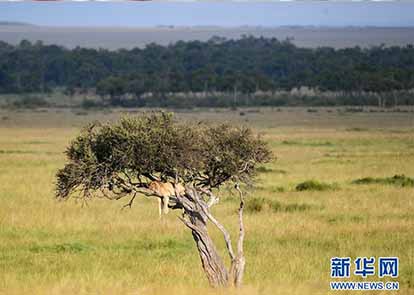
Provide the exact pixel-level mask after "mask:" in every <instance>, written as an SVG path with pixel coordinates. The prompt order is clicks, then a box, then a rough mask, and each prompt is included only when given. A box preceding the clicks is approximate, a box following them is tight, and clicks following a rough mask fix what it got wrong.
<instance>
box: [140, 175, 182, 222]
mask: <svg viewBox="0 0 414 295" xmlns="http://www.w3.org/2000/svg"><path fill="white" fill-rule="evenodd" d="M148 189H149V190H151V191H153V192H154V193H155V194H156V195H157V196H158V204H159V206H158V213H159V215H160V217H161V215H162V213H164V214H167V213H168V202H169V200H170V197H171V196H175V190H177V193H178V194H179V195H182V194H184V193H185V189H184V186H183V185H182V184H179V183H178V184H176V185H175V188H174V185H173V184H172V183H170V182H161V181H152V182H151V183H150V184H149V185H148Z"/></svg>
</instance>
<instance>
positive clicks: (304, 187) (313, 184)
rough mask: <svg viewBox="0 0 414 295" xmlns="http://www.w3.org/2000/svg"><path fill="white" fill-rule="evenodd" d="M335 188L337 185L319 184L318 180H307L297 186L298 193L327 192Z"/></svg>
mask: <svg viewBox="0 0 414 295" xmlns="http://www.w3.org/2000/svg"><path fill="white" fill-rule="evenodd" d="M335 188H336V186H335V185H332V184H328V183H323V182H319V181H317V180H307V181H304V182H301V183H299V184H298V185H297V186H296V190H297V191H326V190H332V189H335Z"/></svg>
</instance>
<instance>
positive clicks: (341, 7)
mask: <svg viewBox="0 0 414 295" xmlns="http://www.w3.org/2000/svg"><path fill="white" fill-rule="evenodd" d="M0 21H21V22H28V23H33V24H38V25H52V26H55V25H57V26H154V25H185V26H189V25H221V26H239V25H263V26H279V25H330V26H349V25H353V26H366V25H371V26H414V2H412V1H396V2H365V1H364V2H351V1H348V2H332V1H329V2H316V1H312V2H311V1H303V2H271V3H270V2H246V1H239V2H165V1H164V2H161V1H157V2H133V1H129V2H118V3H117V2H110V3H106V2H0Z"/></svg>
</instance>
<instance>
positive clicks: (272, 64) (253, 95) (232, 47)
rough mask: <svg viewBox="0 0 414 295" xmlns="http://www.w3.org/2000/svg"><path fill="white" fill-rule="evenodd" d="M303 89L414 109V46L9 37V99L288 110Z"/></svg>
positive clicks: (5, 72)
mask: <svg viewBox="0 0 414 295" xmlns="http://www.w3.org/2000/svg"><path fill="white" fill-rule="evenodd" d="M300 87H308V88H309V89H316V90H318V93H319V92H324V91H325V92H326V91H329V92H334V93H336V95H335V96H334V97H331V98H327V97H325V98H323V99H320V98H319V99H318V98H316V97H313V98H312V97H311V99H309V98H302V99H300V100H299V101H298V99H296V101H295V102H294V103H293V104H312V105H318V104H320V105H338V104H349V105H350V104H353V105H361V104H368V105H369V104H371V105H372V104H376V105H378V104H379V105H384V104H386V103H388V104H389V103H393V104H414V100H413V98H412V95H411V92H410V90H411V89H414V47H413V46H412V45H407V46H405V47H386V46H377V47H371V48H364V49H363V48H360V47H354V48H345V49H333V48H328V47H320V48H316V49H311V48H299V47H296V46H295V45H294V44H292V43H291V42H290V40H284V41H280V40H277V39H275V38H272V39H267V38H255V37H251V36H244V37H243V38H241V39H238V40H226V39H224V38H221V37H213V38H211V39H210V40H209V41H207V42H201V41H191V42H182V41H179V42H177V43H175V44H171V45H169V46H160V45H156V44H150V45H147V46H146V47H145V48H134V49H131V50H125V49H121V50H117V51H109V50H105V49H99V50H96V49H87V48H79V47H78V48H75V49H72V50H69V49H66V48H63V47H60V46H56V45H44V44H43V43H42V42H40V41H38V42H36V43H34V44H32V43H30V42H29V41H26V40H24V41H21V42H20V44H19V45H16V46H13V45H10V44H7V43H5V42H1V41H0V93H45V92H49V91H52V90H53V89H55V88H63V89H65V92H66V93H68V94H69V95H73V94H75V93H77V92H79V91H93V92H95V93H96V94H98V95H99V96H100V97H101V98H102V101H106V102H109V104H112V105H131V106H145V105H163V104H164V105H165V104H167V105H168V104H173V105H175V104H178V105H181V104H182V103H183V101H185V104H195V105H201V106H203V105H205V106H222V105H223V106H227V105H229V104H232V103H233V104H234V103H236V102H238V103H243V104H246V105H285V104H292V103H289V99H290V98H287V97H285V98H283V97H282V98H281V97H280V96H279V97H276V96H275V93H281V92H282V93H288V91H291V90H292V89H294V88H300ZM283 91H285V92H283ZM258 93H261V94H262V95H258ZM373 93H375V94H373ZM396 93H397V96H398V99H399V101H398V102H397V98H396ZM175 94H180V95H181V96H174V95H175ZM183 94H186V95H183ZM191 94H193V95H194V97H198V98H197V101H193V100H192V99H191ZM201 94H203V95H201ZM239 95H240V97H244V98H246V99H243V100H241V99H239V100H236V97H238V96H239ZM180 97H181V98H180ZM200 97H201V98H200ZM378 97H384V98H385V97H393V100H390V99H388V101H387V100H386V99H384V100H383V101H381V98H380V99H378ZM400 97H401V98H400ZM180 99H181V100H182V101H181V102H180ZM312 99H313V100H312ZM315 101H316V102H315ZM384 101H385V103H384ZM391 101H392V102H391Z"/></svg>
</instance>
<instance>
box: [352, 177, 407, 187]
mask: <svg viewBox="0 0 414 295" xmlns="http://www.w3.org/2000/svg"><path fill="white" fill-rule="evenodd" d="M352 183H353V184H387V185H395V186H401V187H414V178H410V177H407V176H405V175H404V174H401V175H398V174H397V175H394V176H393V177H384V178H373V177H364V178H360V179H356V180H354V181H352Z"/></svg>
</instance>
